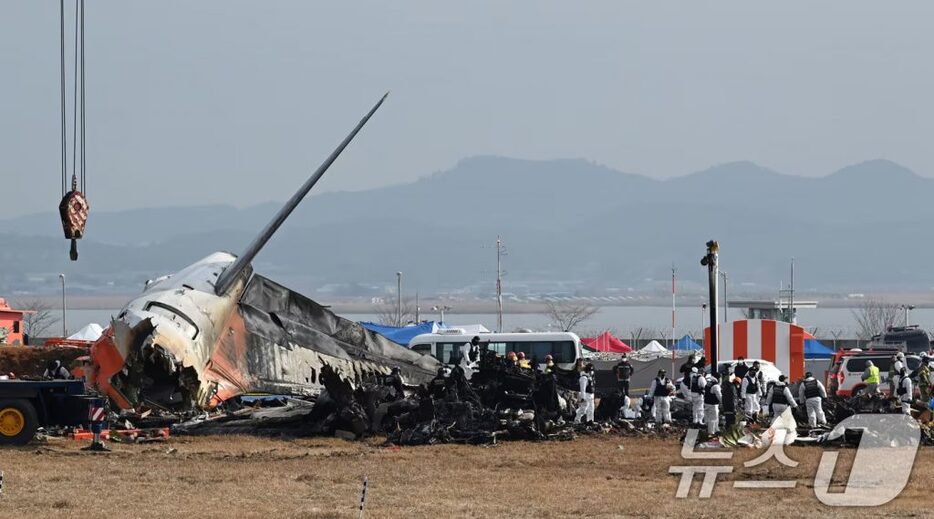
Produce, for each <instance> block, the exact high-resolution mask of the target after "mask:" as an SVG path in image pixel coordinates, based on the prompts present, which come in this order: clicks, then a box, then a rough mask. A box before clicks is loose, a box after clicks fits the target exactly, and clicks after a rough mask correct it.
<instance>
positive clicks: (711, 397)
mask: <svg viewBox="0 0 934 519" xmlns="http://www.w3.org/2000/svg"><path fill="white" fill-rule="evenodd" d="M718 385H719V384H718V383H717V382H711V383H709V384H707V386H705V387H704V403H705V404H707V405H719V404H720V397H719V396H717V395H716V394H715V393H714V392H713V391H712V389H713V388H714V387H715V386H718Z"/></svg>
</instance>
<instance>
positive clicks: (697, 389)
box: [691, 373, 704, 395]
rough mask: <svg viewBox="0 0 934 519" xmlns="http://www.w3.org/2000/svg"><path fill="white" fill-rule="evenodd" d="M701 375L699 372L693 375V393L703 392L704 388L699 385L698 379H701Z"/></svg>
mask: <svg viewBox="0 0 934 519" xmlns="http://www.w3.org/2000/svg"><path fill="white" fill-rule="evenodd" d="M700 378H701V376H700V374H698V373H694V374H693V375H691V393H697V394H698V395H699V394H701V393H703V392H704V390H703V389H701V387H700V386H699V385H698V383H697V381H698V380H700Z"/></svg>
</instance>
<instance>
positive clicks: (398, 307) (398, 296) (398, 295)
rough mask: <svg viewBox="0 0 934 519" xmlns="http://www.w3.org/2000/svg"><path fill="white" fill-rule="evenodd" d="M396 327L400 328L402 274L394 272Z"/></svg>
mask: <svg viewBox="0 0 934 519" xmlns="http://www.w3.org/2000/svg"><path fill="white" fill-rule="evenodd" d="M396 326H402V273H401V272H396Z"/></svg>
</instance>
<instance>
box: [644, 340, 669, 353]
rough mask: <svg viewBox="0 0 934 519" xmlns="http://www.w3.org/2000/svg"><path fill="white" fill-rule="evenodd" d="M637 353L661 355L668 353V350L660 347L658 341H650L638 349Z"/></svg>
mask: <svg viewBox="0 0 934 519" xmlns="http://www.w3.org/2000/svg"><path fill="white" fill-rule="evenodd" d="M639 353H651V354H658V355H661V354H663V353H668V348H666V347H664V346H662V345H661V343H659V342H658V341H652V342H650V343H648V344H646V345H645V346H643V347H642V348H641V349H639Z"/></svg>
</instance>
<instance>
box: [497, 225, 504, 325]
mask: <svg viewBox="0 0 934 519" xmlns="http://www.w3.org/2000/svg"><path fill="white" fill-rule="evenodd" d="M502 258H503V240H502V239H501V238H500V237H499V236H497V237H496V331H498V332H500V333H502V331H503V261H502Z"/></svg>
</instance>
